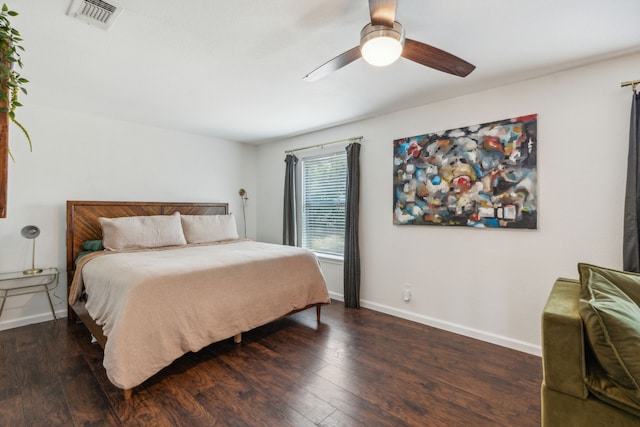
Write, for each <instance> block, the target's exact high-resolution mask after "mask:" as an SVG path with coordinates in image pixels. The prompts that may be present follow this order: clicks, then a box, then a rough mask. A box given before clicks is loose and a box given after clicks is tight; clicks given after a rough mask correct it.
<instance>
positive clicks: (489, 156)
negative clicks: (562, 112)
mask: <svg viewBox="0 0 640 427" xmlns="http://www.w3.org/2000/svg"><path fill="white" fill-rule="evenodd" d="M537 122H538V115H537V114H531V115H528V116H521V117H515V118H512V119H505V120H499V121H496V122H491V123H483V124H479V125H473V126H467V127H464V128H459V129H451V130H446V131H441V132H434V133H429V134H425V135H418V136H412V137H408V138H401V139H397V140H395V141H393V223H394V224H397V225H443V226H464V227H490V228H525V229H536V228H537V214H538V211H537V173H536V154H537Z"/></svg>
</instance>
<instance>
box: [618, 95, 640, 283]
mask: <svg viewBox="0 0 640 427" xmlns="http://www.w3.org/2000/svg"><path fill="white" fill-rule="evenodd" d="M639 99H640V95H639V94H637V93H636V91H635V87H634V90H633V101H632V102H631V125H630V127H629V129H630V130H629V158H628V160H627V189H626V193H625V198H624V241H623V250H622V257H623V268H624V269H625V270H626V271H634V272H636V273H640V224H639V223H638V219H639V218H640V146H639V144H640V129H639V125H640V111H638V100H639Z"/></svg>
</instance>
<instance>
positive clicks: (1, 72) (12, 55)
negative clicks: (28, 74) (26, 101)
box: [0, 4, 33, 159]
mask: <svg viewBox="0 0 640 427" xmlns="http://www.w3.org/2000/svg"><path fill="white" fill-rule="evenodd" d="M14 16H18V13H17V12H14V11H12V10H9V8H8V7H7V5H6V4H3V5H2V11H0V104H2V105H0V113H7V114H8V115H9V118H10V119H11V121H12V122H13V123H15V125H16V126H18V127H19V128H20V130H22V132H23V133H24V135H25V136H26V137H27V141H28V142H29V150H32V149H33V145H32V144H31V137H30V136H29V132H27V129H26V128H25V127H24V126H23V125H22V123H20V122H19V121H17V120H16V108H18V107H22V104H21V103H20V101H19V94H20V92H22V93H23V94H25V95H26V94H27V90H26V89H25V88H24V84H25V83H28V82H29V80H27V79H25V78H24V77H22V76H21V75H20V73H18V71H17V70H18V69H22V59H21V57H20V52H24V47H22V45H21V44H20V43H21V42H22V37H21V36H20V32H19V31H18V30H16V29H15V28H13V26H12V25H11V21H10V18H11V17H14ZM9 155H10V156H11V158H12V159H13V155H12V154H11V152H10V151H9Z"/></svg>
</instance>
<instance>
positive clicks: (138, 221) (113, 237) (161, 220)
mask: <svg viewBox="0 0 640 427" xmlns="http://www.w3.org/2000/svg"><path fill="white" fill-rule="evenodd" d="M99 221H100V225H101V226H102V245H103V246H104V247H105V249H108V250H112V251H118V250H123V249H144V248H158V247H162V246H177V245H186V244H187V241H186V239H185V238H184V232H183V231H182V224H181V222H180V214H179V213H178V212H176V213H174V214H173V215H152V216H126V217H121V218H102V217H100V218H99Z"/></svg>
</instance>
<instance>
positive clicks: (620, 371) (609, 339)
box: [579, 264, 640, 403]
mask: <svg viewBox="0 0 640 427" xmlns="http://www.w3.org/2000/svg"><path fill="white" fill-rule="evenodd" d="M579 270H580V282H581V298H580V302H579V309H580V315H581V317H582V319H583V321H584V325H585V329H586V332H587V337H588V339H589V343H590V344H591V348H592V349H593V352H594V354H595V356H596V358H597V359H598V362H599V363H600V365H601V366H602V368H603V369H604V370H605V372H606V373H607V376H608V377H609V378H610V379H611V380H612V381H613V382H614V383H615V384H617V385H618V386H620V387H623V388H624V389H627V390H626V393H627V394H628V395H629V397H631V398H632V399H633V400H635V401H637V402H639V403H640V357H638V356H639V355H640V307H639V306H638V304H637V303H636V302H634V300H633V299H631V298H630V296H629V295H627V294H626V293H625V292H624V291H622V289H621V288H620V287H618V286H617V284H618V283H616V282H612V281H611V280H610V279H609V278H610V277H612V274H606V275H605V274H602V270H601V269H600V268H599V267H595V266H589V265H585V264H581V265H579ZM606 273H611V270H607V272H606ZM617 274H618V275H624V274H626V273H624V272H617ZM614 276H615V275H614ZM614 278H615V277H614ZM629 281H630V279H629V278H626V279H625V280H623V282H624V284H625V285H626V286H627V287H628V285H629ZM638 286H640V284H639V285H638Z"/></svg>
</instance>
